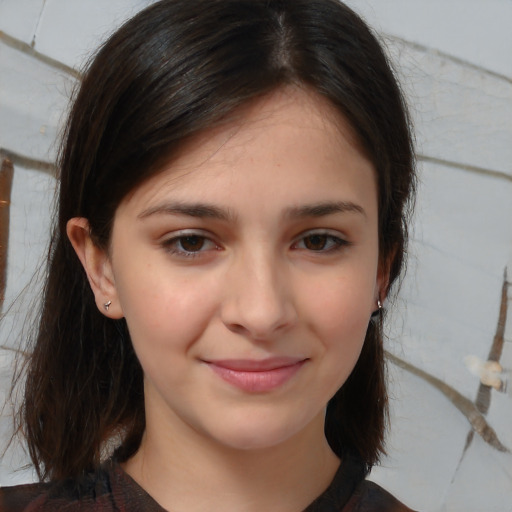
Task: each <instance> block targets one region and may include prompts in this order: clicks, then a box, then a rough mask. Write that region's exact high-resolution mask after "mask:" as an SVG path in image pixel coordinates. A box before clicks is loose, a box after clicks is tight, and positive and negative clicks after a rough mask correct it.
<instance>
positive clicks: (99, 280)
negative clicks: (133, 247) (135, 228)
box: [66, 217, 124, 319]
mask: <svg viewBox="0 0 512 512" xmlns="http://www.w3.org/2000/svg"><path fill="white" fill-rule="evenodd" d="M66 233H67V235H68V238H69V241H70V242H71V245H72V246H73V249H74V250H75V252H76V254H77V256H78V258H79V260H80V262H81V263H82V266H83V267H84V270H85V273H86V274H87V279H88V280H89V284H90V286H91V289H92V291H93V293H94V297H95V301H96V306H97V308H98V309H99V311H100V312H101V313H102V314H104V315H105V316H107V317H109V318H115V319H119V318H122V317H123V316H124V315H123V311H122V308H121V305H120V304H119V300H118V297H117V290H116V285H115V280H114V274H113V272H112V263H111V261H110V257H109V255H108V253H107V251H106V250H104V249H102V248H101V247H99V246H98V245H96V244H95V243H94V241H93V240H92V238H91V229H90V226H89V221H88V220H87V219H86V218H84V217H73V218H72V219H70V220H69V221H68V223H67V225H66Z"/></svg>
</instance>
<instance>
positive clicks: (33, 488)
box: [0, 484, 49, 512]
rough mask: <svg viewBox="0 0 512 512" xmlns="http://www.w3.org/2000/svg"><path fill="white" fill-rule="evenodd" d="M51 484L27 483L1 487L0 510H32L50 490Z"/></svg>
mask: <svg viewBox="0 0 512 512" xmlns="http://www.w3.org/2000/svg"><path fill="white" fill-rule="evenodd" d="M48 487H49V484H25V485H17V486H15V487H1V488H0V512H22V511H25V510H30V508H29V506H30V504H31V503H34V502H37V501H38V500H39V499H40V498H41V497H42V496H44V495H45V494H46V492H47V490H48Z"/></svg>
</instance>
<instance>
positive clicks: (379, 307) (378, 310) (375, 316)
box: [372, 299, 382, 318]
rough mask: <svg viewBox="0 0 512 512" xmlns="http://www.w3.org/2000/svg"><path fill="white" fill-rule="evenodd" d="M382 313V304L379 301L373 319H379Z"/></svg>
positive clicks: (378, 300)
mask: <svg viewBox="0 0 512 512" xmlns="http://www.w3.org/2000/svg"><path fill="white" fill-rule="evenodd" d="M381 312H382V302H381V301H380V299H377V309H376V310H375V311H374V312H373V313H372V318H377V317H378V316H379V315H380V314H381Z"/></svg>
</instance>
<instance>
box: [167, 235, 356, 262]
mask: <svg viewBox="0 0 512 512" xmlns="http://www.w3.org/2000/svg"><path fill="white" fill-rule="evenodd" d="M314 237H318V238H321V239H323V240H321V241H322V242H324V246H323V247H321V248H319V249H311V248H308V247H307V245H304V246H303V247H299V245H300V244H304V243H305V242H306V240H308V239H309V240H311V239H312V238H314ZM191 239H195V240H193V241H195V242H199V247H198V248H197V250H192V251H191V250H187V249H185V248H184V247H183V243H184V242H185V241H186V240H189V241H191ZM205 245H206V246H207V248H206V249H205ZM326 245H327V246H328V247H327V248H325V246H326ZM348 245H350V242H348V241H347V240H344V239H342V238H340V237H338V236H335V235H332V234H330V233H328V232H327V233H326V232H323V231H318V232H316V231H313V232H306V233H304V234H302V235H301V236H300V238H298V239H297V241H296V242H294V243H293V245H292V249H294V250H304V251H307V252H311V253H312V254H328V253H334V252H337V251H339V250H341V249H343V247H346V246H348ZM162 246H163V247H164V248H165V250H166V251H167V252H169V253H170V254H173V255H177V256H180V257H184V258H197V257H199V256H201V254H202V253H203V252H205V251H207V250H212V249H214V250H219V246H218V245H217V244H216V243H215V242H214V241H213V240H211V239H210V238H208V237H207V236H205V235H203V234H201V233H194V232H190V233H182V234H180V235H178V236H175V237H173V238H170V239H168V240H165V241H164V242H163V243H162ZM179 246H181V248H179Z"/></svg>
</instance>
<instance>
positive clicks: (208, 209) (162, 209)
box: [138, 203, 235, 221]
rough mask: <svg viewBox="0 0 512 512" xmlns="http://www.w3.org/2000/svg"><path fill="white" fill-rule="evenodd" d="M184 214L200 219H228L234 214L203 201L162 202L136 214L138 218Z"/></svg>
mask: <svg viewBox="0 0 512 512" xmlns="http://www.w3.org/2000/svg"><path fill="white" fill-rule="evenodd" d="M157 214H164V215H185V216H187V217H195V218H200V219H216V220H222V221H229V220H233V219H234V217H235V216H234V214H233V213H232V212H230V211H229V210H225V209H223V208H219V207H217V206H213V205H209V204H203V203H164V204H160V205H157V206H154V207H153V208H148V209H147V210H144V211H143V212H142V213H140V214H139V215H138V218H139V219H144V218H146V217H149V216H151V215H157Z"/></svg>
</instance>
